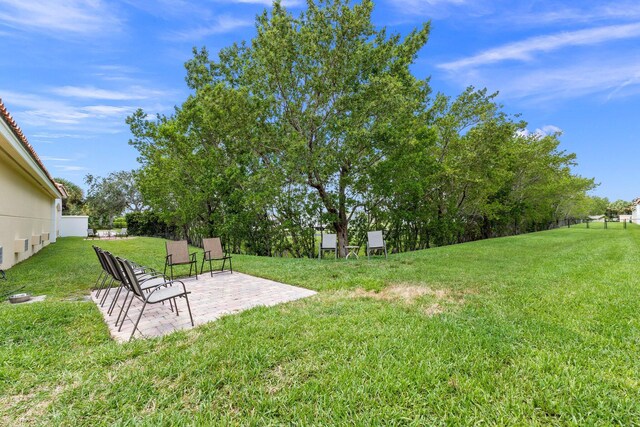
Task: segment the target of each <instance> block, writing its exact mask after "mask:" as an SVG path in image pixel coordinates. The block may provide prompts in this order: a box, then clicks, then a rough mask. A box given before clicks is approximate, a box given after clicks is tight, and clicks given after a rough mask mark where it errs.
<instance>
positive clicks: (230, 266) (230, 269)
mask: <svg viewBox="0 0 640 427" xmlns="http://www.w3.org/2000/svg"><path fill="white" fill-rule="evenodd" d="M229 271H231V274H233V266H232V265H231V257H229Z"/></svg>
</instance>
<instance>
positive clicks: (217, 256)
mask: <svg viewBox="0 0 640 427" xmlns="http://www.w3.org/2000/svg"><path fill="white" fill-rule="evenodd" d="M202 248H203V250H204V253H203V254H202V266H201V267H200V274H202V271H203V270H204V262H205V261H209V271H210V272H211V276H212V277H213V267H212V265H211V261H222V268H220V272H223V271H224V266H225V264H226V262H227V260H229V271H230V272H231V274H233V266H232V265H231V255H229V254H228V253H226V252H225V251H224V250H223V249H222V243H221V242H220V238H219V237H211V238H208V239H202Z"/></svg>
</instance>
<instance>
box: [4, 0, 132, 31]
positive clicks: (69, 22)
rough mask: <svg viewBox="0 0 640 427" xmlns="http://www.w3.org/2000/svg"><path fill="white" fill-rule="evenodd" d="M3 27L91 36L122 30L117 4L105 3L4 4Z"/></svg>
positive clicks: (34, 0)
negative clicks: (115, 7) (114, 7)
mask: <svg viewBox="0 0 640 427" xmlns="http://www.w3.org/2000/svg"><path fill="white" fill-rule="evenodd" d="M0 23H2V24H4V25H7V26H9V27H12V28H16V29H35V30H39V31H45V32H49V33H60V32H64V33H75V34H83V35H90V36H92V35H95V34H98V33H100V32H102V31H105V30H113V29H118V28H119V27H120V26H121V21H120V19H119V18H118V17H117V16H116V14H115V13H114V12H113V4H106V3H104V2H103V1H101V0H28V1H25V0H0Z"/></svg>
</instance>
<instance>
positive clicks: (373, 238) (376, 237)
mask: <svg viewBox="0 0 640 427" xmlns="http://www.w3.org/2000/svg"><path fill="white" fill-rule="evenodd" d="M367 241H368V242H369V248H384V238H383V237H382V231H368V232H367Z"/></svg>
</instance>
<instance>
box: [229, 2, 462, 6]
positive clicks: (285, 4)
mask: <svg viewBox="0 0 640 427" xmlns="http://www.w3.org/2000/svg"><path fill="white" fill-rule="evenodd" d="M459 1H460V0H459ZM218 2H219V3H235V4H261V5H264V6H271V5H273V0H218ZM303 3H304V2H303V1H302V0H284V1H283V2H282V5H283V6H287V7H293V6H300V5H301V4H303Z"/></svg>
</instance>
